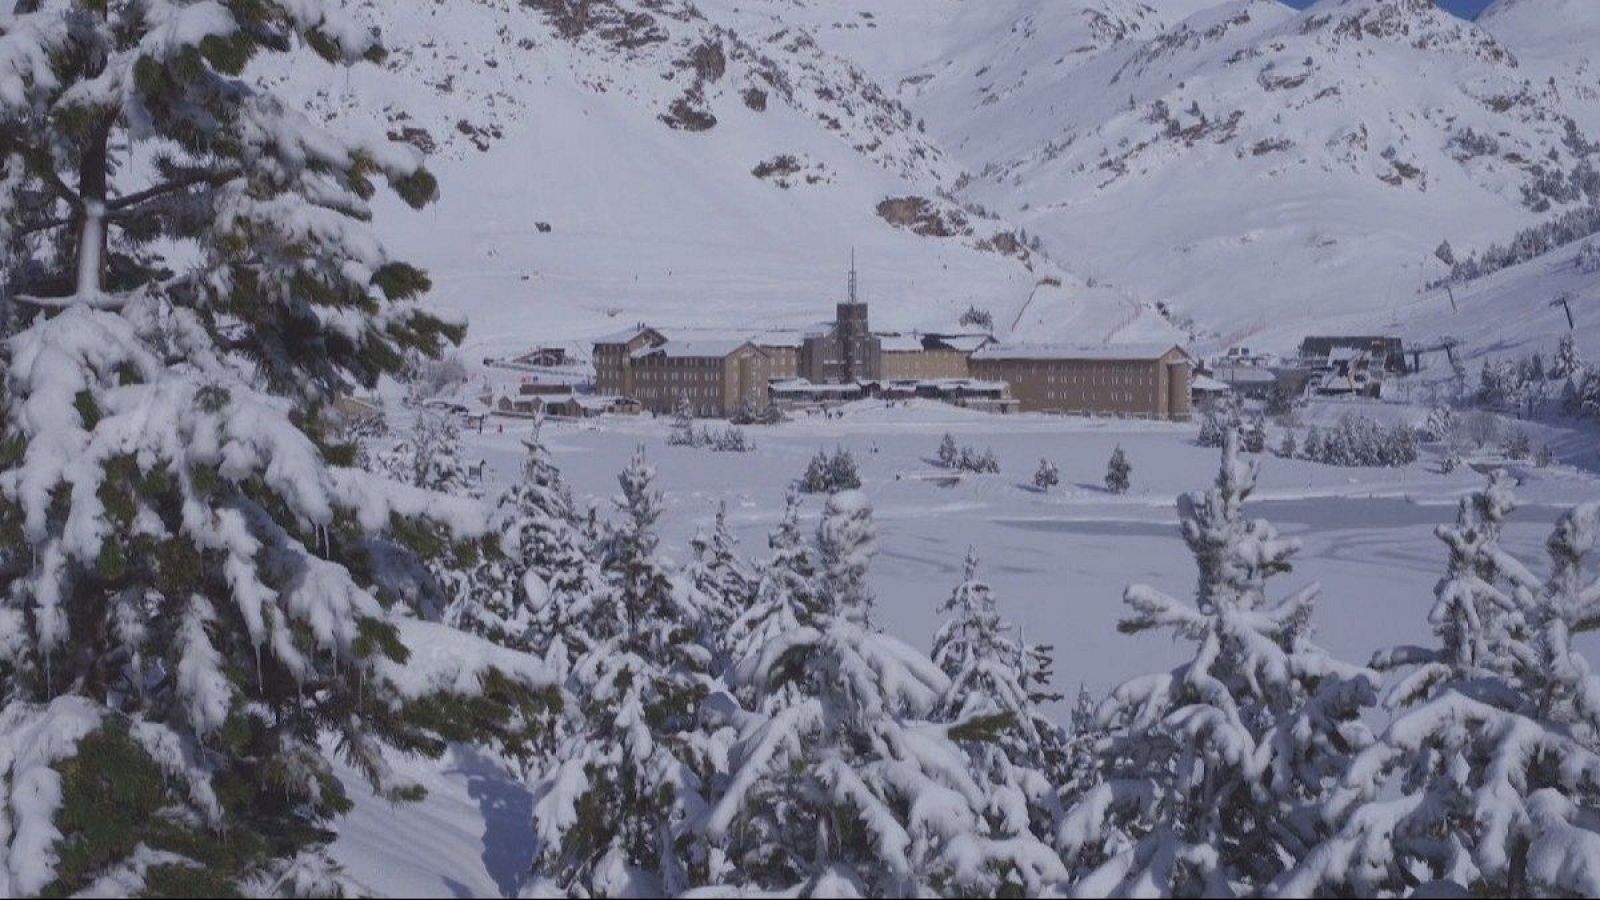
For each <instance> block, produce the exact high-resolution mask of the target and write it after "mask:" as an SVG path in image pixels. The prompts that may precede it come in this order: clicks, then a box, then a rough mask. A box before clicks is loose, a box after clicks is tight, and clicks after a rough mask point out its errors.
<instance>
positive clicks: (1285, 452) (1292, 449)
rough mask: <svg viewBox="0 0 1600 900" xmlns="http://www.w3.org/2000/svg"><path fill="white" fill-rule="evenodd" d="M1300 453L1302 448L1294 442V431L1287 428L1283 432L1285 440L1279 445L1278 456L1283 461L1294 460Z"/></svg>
mask: <svg viewBox="0 0 1600 900" xmlns="http://www.w3.org/2000/svg"><path fill="white" fill-rule="evenodd" d="M1299 452H1300V448H1299V447H1298V446H1296V445H1295V441H1294V429H1292V428H1285V429H1284V430H1283V440H1282V441H1281V442H1279V444H1278V456H1280V457H1282V458H1283V459H1294V458H1295V454H1297V453H1299Z"/></svg>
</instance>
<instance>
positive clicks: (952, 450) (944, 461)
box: [938, 431, 961, 469]
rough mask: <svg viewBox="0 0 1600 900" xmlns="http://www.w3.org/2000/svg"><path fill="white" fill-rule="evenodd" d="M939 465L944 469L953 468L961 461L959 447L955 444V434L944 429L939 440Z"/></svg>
mask: <svg viewBox="0 0 1600 900" xmlns="http://www.w3.org/2000/svg"><path fill="white" fill-rule="evenodd" d="M938 459H939V466H940V467H941V468H945V469H954V468H955V467H956V464H957V463H959V462H960V461H961V448H960V447H957V446H956V439H955V435H953V434H951V433H950V432H948V431H946V432H945V433H944V439H943V440H941V441H940V442H939V456H938Z"/></svg>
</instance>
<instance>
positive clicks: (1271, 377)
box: [1216, 366, 1278, 384]
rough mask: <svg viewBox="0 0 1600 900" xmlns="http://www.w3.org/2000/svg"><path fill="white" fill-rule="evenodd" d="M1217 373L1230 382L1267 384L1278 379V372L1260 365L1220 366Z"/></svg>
mask: <svg viewBox="0 0 1600 900" xmlns="http://www.w3.org/2000/svg"><path fill="white" fill-rule="evenodd" d="M1216 375H1217V378H1219V379H1221V380H1222V381H1225V382H1227V383H1229V384H1246V383H1250V384H1266V383H1268V382H1273V381H1277V380H1278V375H1277V373H1276V372H1274V371H1272V370H1271V369H1264V368H1261V367H1260V366H1218V367H1217V370H1216Z"/></svg>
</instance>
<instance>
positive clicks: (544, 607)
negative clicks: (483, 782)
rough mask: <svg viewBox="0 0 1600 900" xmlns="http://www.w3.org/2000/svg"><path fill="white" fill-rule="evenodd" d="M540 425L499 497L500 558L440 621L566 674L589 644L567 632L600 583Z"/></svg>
mask: <svg viewBox="0 0 1600 900" xmlns="http://www.w3.org/2000/svg"><path fill="white" fill-rule="evenodd" d="M543 427H544V420H543V419H539V420H537V421H535V423H534V427H533V431H532V432H531V433H530V434H529V435H528V437H527V439H526V440H524V442H523V449H524V453H525V455H524V457H523V464H522V471H521V475H520V477H519V478H518V479H517V480H516V481H514V482H512V484H511V485H510V486H509V487H507V488H506V490H505V493H503V494H502V495H501V496H500V500H499V503H498V505H497V506H496V508H495V513H494V517H493V528H494V531H495V533H496V534H498V535H499V536H500V548H499V549H500V551H501V553H500V555H498V556H495V557H491V558H489V559H487V560H485V561H484V562H483V563H482V564H481V568H480V569H479V570H478V571H476V572H474V573H473V577H472V578H471V579H470V585H469V589H467V590H464V591H462V592H460V593H459V594H457V595H456V596H454V597H453V598H452V602H451V605H450V606H449V607H448V608H447V609H446V612H445V621H446V622H448V623H449V624H451V625H454V626H455V627H457V628H463V629H466V630H468V631H474V632H477V633H479V634H482V635H484V636H485V637H487V638H489V639H491V640H493V641H495V642H496V643H500V644H504V645H506V646H509V647H513V648H516V649H519V650H524V651H527V652H530V653H533V654H534V655H536V656H539V657H541V658H542V659H544V660H545V661H546V663H547V664H549V666H550V667H551V669H552V670H553V671H556V672H559V673H563V674H564V673H565V672H566V671H567V670H568V669H569V668H570V666H571V664H572V663H573V662H575V661H576V659H577V657H578V656H579V655H581V654H582V653H583V652H585V651H586V650H587V649H588V647H587V645H586V644H585V643H584V640H583V637H584V632H583V629H581V628H577V627H569V624H570V620H571V619H572V618H573V617H574V616H576V615H581V613H582V610H583V609H584V606H585V604H586V603H587V602H588V600H589V597H590V595H591V594H593V593H594V591H596V590H597V589H598V587H599V585H600V583H601V576H600V571H599V566H598V563H597V562H596V560H595V559H594V554H595V547H594V545H593V544H591V543H590V542H589V541H587V540H586V539H585V537H584V535H583V532H582V530H581V528H580V524H581V523H580V521H579V518H578V514H577V511H576V509H575V508H574V506H573V501H572V495H571V493H570V491H569V490H568V488H567V486H566V483H565V482H564V481H563V480H562V477H561V472H560V470H559V469H558V468H557V467H556V465H555V461H554V460H553V459H552V458H551V456H550V451H549V450H548V449H547V448H546V447H545V444H544V441H543V438H542V432H543Z"/></svg>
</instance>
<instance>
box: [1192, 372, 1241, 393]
mask: <svg viewBox="0 0 1600 900" xmlns="http://www.w3.org/2000/svg"><path fill="white" fill-rule="evenodd" d="M1189 390H1191V391H1199V392H1201V393H1205V394H1225V393H1227V392H1228V391H1230V390H1232V388H1230V387H1228V386H1227V385H1226V384H1223V383H1222V382H1220V381H1218V380H1216V379H1215V378H1212V377H1211V376H1209V375H1196V376H1194V377H1193V378H1190V379H1189Z"/></svg>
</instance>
